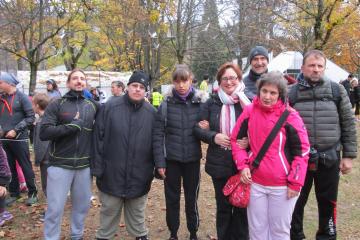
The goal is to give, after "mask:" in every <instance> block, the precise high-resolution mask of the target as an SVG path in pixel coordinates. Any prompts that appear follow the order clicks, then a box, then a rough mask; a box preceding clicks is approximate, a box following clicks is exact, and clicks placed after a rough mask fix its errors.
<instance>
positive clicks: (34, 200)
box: [25, 194, 39, 206]
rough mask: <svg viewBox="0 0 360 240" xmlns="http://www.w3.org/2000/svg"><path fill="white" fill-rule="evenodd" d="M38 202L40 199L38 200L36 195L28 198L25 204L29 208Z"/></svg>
mask: <svg viewBox="0 0 360 240" xmlns="http://www.w3.org/2000/svg"><path fill="white" fill-rule="evenodd" d="M38 201H39V199H38V198H37V196H36V195H35V194H33V195H31V196H30V197H28V199H26V201H25V204H26V205H27V206H32V205H34V204H35V203H37V202H38Z"/></svg>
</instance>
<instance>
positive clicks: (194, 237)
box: [190, 233, 198, 240]
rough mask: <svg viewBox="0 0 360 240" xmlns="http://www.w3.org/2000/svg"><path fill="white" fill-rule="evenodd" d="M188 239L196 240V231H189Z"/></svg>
mask: <svg viewBox="0 0 360 240" xmlns="http://www.w3.org/2000/svg"><path fill="white" fill-rule="evenodd" d="M190 240H198V237H197V235H196V233H190Z"/></svg>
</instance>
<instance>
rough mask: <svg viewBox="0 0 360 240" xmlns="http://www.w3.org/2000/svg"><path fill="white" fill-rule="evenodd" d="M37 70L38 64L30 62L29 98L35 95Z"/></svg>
mask: <svg viewBox="0 0 360 240" xmlns="http://www.w3.org/2000/svg"><path fill="white" fill-rule="evenodd" d="M37 70H38V64H35V63H32V62H30V83H29V96H33V95H34V93H35V88H36V75H37Z"/></svg>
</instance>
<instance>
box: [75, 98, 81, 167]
mask: <svg viewBox="0 0 360 240" xmlns="http://www.w3.org/2000/svg"><path fill="white" fill-rule="evenodd" d="M77 113H79V114H80V112H79V96H76V114H77ZM79 134H81V130H80V132H79V133H78V134H76V146H75V158H74V167H76V158H77V157H78V150H79Z"/></svg>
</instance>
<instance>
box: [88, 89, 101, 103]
mask: <svg viewBox="0 0 360 240" xmlns="http://www.w3.org/2000/svg"><path fill="white" fill-rule="evenodd" d="M90 93H91V97H92V99H94V100H95V101H96V102H100V96H99V93H98V90H97V89H96V88H94V87H92V88H90Z"/></svg>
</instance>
